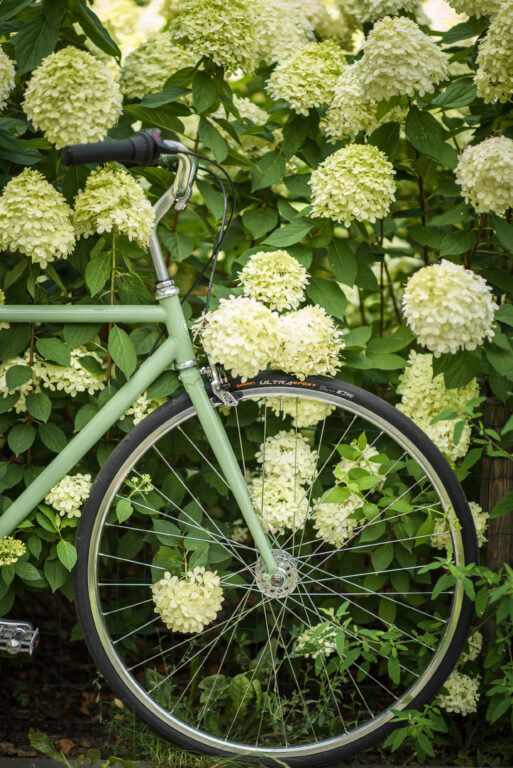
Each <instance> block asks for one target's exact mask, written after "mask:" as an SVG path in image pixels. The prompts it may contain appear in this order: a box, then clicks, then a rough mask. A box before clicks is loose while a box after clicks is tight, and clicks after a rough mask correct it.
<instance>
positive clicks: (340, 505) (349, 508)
mask: <svg viewBox="0 0 513 768" xmlns="http://www.w3.org/2000/svg"><path fill="white" fill-rule="evenodd" d="M362 504H363V500H362V497H361V496H359V495H358V494H357V493H351V494H349V496H348V497H347V499H346V500H345V501H342V502H336V503H335V502H330V501H322V499H318V500H317V501H316V502H315V506H314V513H313V518H312V519H313V524H314V528H316V529H317V533H316V534H315V535H316V536H317V538H318V539H322V540H323V541H325V542H327V543H328V544H333V546H334V547H341V546H342V545H343V544H344V542H346V541H347V540H348V539H349V537H350V536H351V534H352V533H353V531H354V529H355V528H356V526H357V525H358V524H359V522H360V517H361V516H358V515H356V514H355V513H356V512H358V511H359V510H361V508H362Z"/></svg>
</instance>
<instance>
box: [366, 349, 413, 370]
mask: <svg viewBox="0 0 513 768" xmlns="http://www.w3.org/2000/svg"><path fill="white" fill-rule="evenodd" d="M367 359H368V360H369V362H370V363H371V364H372V366H373V367H374V368H378V369H379V370H381V371H398V370H400V369H401V368H404V366H405V365H406V360H405V358H404V357H401V356H400V355H391V354H387V353H386V352H383V353H381V352H375V353H374V354H369V353H367Z"/></svg>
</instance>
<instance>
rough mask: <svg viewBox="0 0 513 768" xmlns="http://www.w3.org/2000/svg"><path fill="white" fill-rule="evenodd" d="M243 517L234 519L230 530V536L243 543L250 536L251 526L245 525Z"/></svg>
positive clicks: (233, 539)
mask: <svg viewBox="0 0 513 768" xmlns="http://www.w3.org/2000/svg"><path fill="white" fill-rule="evenodd" d="M243 523H244V521H243V520H242V518H239V519H238V520H234V521H233V526H232V528H231V530H230V538H231V540H232V541H236V542H237V543H240V544H242V543H243V542H244V541H246V539H247V538H248V536H249V528H248V527H247V526H245V525H244V524H243Z"/></svg>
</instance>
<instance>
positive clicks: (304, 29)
mask: <svg viewBox="0 0 513 768" xmlns="http://www.w3.org/2000/svg"><path fill="white" fill-rule="evenodd" d="M307 7H308V4H305V3H301V7H298V5H297V4H294V2H293V0H253V11H254V13H255V17H256V24H257V29H258V35H257V59H258V60H259V61H263V62H264V63H265V64H275V63H276V62H279V61H283V59H285V58H287V56H290V55H291V54H293V53H295V52H296V51H298V50H299V49H300V48H302V47H303V46H304V45H306V44H307V43H309V42H311V41H312V40H313V39H314V35H313V29H312V25H311V24H310V21H309V20H308V18H307Z"/></svg>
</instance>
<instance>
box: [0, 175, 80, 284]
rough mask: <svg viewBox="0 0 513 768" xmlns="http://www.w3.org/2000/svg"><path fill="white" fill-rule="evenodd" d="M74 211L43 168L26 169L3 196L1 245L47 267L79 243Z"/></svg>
mask: <svg viewBox="0 0 513 768" xmlns="http://www.w3.org/2000/svg"><path fill="white" fill-rule="evenodd" d="M27 211H30V216H28V215H27ZM72 213H73V211H72V210H71V208H70V207H69V205H68V204H67V202H66V200H65V198H64V197H63V196H62V195H61V193H60V192H58V191H57V190H56V189H55V187H53V186H52V185H51V184H50V183H49V182H48V181H46V179H45V178H44V176H43V174H42V173H40V171H35V170H32V169H31V168H25V169H24V170H23V171H22V172H21V173H20V174H19V175H18V176H15V177H14V178H12V179H11V181H9V182H8V183H7V184H6V185H5V187H4V188H3V192H2V196H1V197H0V219H1V220H2V227H1V228H0V248H2V249H3V250H11V251H20V252H21V253H24V254H25V255H26V256H28V257H29V258H30V259H31V260H32V261H33V262H34V264H40V265H41V267H43V269H44V268H45V267H47V266H48V264H49V262H51V261H55V259H65V258H66V257H67V256H69V254H70V253H71V252H72V250H73V248H74V246H75V230H74V229H73V225H72V223H71V216H72Z"/></svg>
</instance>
